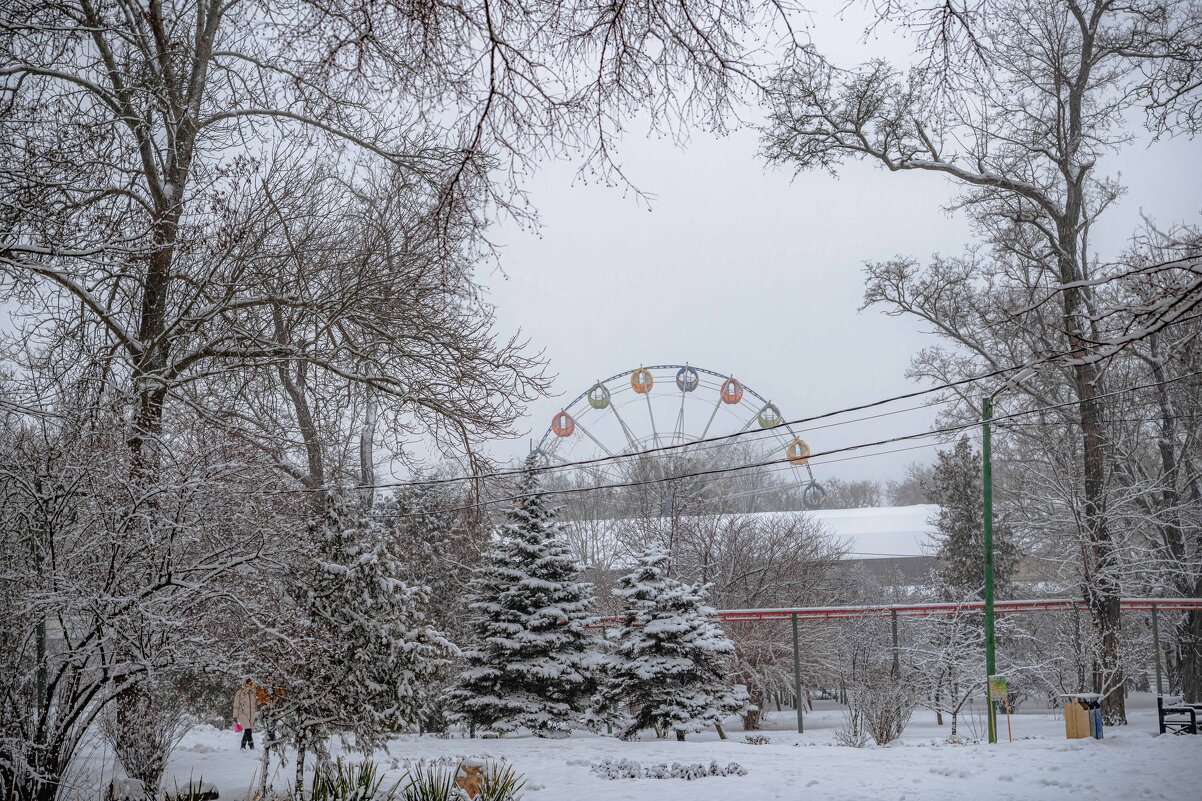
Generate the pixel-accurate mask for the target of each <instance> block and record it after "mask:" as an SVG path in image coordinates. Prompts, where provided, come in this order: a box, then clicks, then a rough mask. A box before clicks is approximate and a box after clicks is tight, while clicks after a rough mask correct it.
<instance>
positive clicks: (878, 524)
mask: <svg viewBox="0 0 1202 801" xmlns="http://www.w3.org/2000/svg"><path fill="white" fill-rule="evenodd" d="M938 508H939V507H938V506H935V505H933V504H919V505H916V506H874V507H870V508H867V509H817V510H813V511H809V512H757V513H754V514H752V515H750V516H751V517H762V518H774V517H786V516H794V515H806V516H808V517H810V518H811V519H812V520H815V521H817V522H818V523H820V524H821V525H822V527H823V528H824V529H825V530H826V531H827V532H828V533H829V534H830V535H831V536H832V537H834V538H835V539H836V540H838V541H839V542H841V543H842V544H843V545H844V546H845V547H846V548H847V551H848V554H847V558H848V559H885V558H891V557H915V556H930V555H933V554H934V551H935V545H936V542H935V527H934V526H933V525H932V524H931V523H930V522H929V521H930V520H931V519H932V518H934V516H935V513H936V511H937V510H938Z"/></svg>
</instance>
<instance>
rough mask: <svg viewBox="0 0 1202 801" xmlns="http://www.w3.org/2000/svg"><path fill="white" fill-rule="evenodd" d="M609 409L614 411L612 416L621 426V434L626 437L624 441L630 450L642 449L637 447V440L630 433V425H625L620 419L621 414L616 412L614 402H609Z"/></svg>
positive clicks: (616, 408)
mask: <svg viewBox="0 0 1202 801" xmlns="http://www.w3.org/2000/svg"><path fill="white" fill-rule="evenodd" d="M609 410H610V411H611V412H613V413H614V417H616V418H617V419H618V425H620V426H621V427H622V434H623V436H625V437H626V442H627V443H628V444H629V445H630V449H631V450H632V451H639V450H642V449H641V448H640V447H639V442H638V440H636V439H635V438H634V434H632V433H630V427H629V426H627V425H626V421H625V420H623V419H622V415H620V414H618V407H617V405H616V404H613V403H611V404H609Z"/></svg>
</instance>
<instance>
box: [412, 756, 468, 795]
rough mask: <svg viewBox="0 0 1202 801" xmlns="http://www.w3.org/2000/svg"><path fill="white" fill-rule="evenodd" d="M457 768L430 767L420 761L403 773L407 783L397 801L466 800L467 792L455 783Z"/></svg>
mask: <svg viewBox="0 0 1202 801" xmlns="http://www.w3.org/2000/svg"><path fill="white" fill-rule="evenodd" d="M456 771H457V769H454V768H453V769H450V770H448V769H446V768H430V767H425V766H423V765H422V764H421V763H418V764H417V765H414V766H413V767H412V768H410V769H409V772H408V773H407V774H405V779H407V780H408V783H407V784H406V785H405V786H404V788H402V789H401V794H400V796H398V798H397V801H467V798H468V796H467V793H465V792H463V790H460V789H459V787H458V785H456V784H455V773H456Z"/></svg>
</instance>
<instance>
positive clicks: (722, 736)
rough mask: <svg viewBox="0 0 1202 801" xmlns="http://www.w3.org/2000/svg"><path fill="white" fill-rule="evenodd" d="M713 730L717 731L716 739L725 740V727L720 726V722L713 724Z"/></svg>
mask: <svg viewBox="0 0 1202 801" xmlns="http://www.w3.org/2000/svg"><path fill="white" fill-rule="evenodd" d="M714 730H715V731H717V732H718V739H719V740H725V739H726V729H724V728H722V724H721V723H715V724H714Z"/></svg>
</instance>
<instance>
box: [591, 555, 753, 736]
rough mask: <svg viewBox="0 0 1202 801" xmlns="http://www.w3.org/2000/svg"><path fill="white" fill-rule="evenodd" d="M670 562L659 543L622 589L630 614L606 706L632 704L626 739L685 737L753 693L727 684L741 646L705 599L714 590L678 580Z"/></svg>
mask: <svg viewBox="0 0 1202 801" xmlns="http://www.w3.org/2000/svg"><path fill="white" fill-rule="evenodd" d="M668 562H669V557H668V552H667V551H666V550H664V549H662V548H660V547H658V546H653V547H652V548H651V549H650V550H648V551H647V552H646V553H645V554H644V555H643V556H641V557H640V558H639V560H638V566H637V567H636V568H635V570H634V571H633V572H631V573H629V574H628V575H626V576H623V577H622V578H621V579H619V580H618V583H617V585H616V586H615V587H614V591H613V592H614V595H616V596H617V597H618V598H619V599H621V600H622V602H623V603H624V604H625V605H626V617H625V621H624V623H623V626H622V629H621V631H620V632H619V635H618V641H617V644H616V646H615V648H614V651H613V653H612V654H611V656H610V658H609V660H608V664H607V669H606V680H605V686H604V687H603V688H602V690H601V692H600V693H599V703H598V706H599V708H600V709H601V710H602V712H603V713H604V714H609V715H613V714H615V713H616V711H617V710H618V709H619V708H620V707H621V705H622V704H625V705H626V707H627V709H628V710H629V718H628V719H627V720H626V722H625V724H624V725H623V726H622V728H621V732H620V733H621V736H622V737H623V738H631V737H634V736H635V735H636V734H638V733H639V732H640V731H641V730H643V729H655V731H656V733H657V734H658V735H660V736H664V735H666V734H667V732H668V731H669V730H672V731H675V732H676V738H677V739H678V740H683V739H684V738H685V734H686V733H688V732H696V731H700V730H701V729H702V728H704V727H706V726H713V725H721V722H722V718H723V717H725V716H727V715H731V714H734V713H737V712H739V711H740V710H741V709H742V708H743V707H744V706H745V705H746V697H745V695H746V694H745V693H740V692H738V690H737V689H736V688H734V687H731V686H730V685H729V684H728V683H727V681H726V678H725V677H726V675H727V673H728V669H727V661H728V658H729V656H730V655H731V654H733V653H734V650H735V646H734V644H733V643H732V642H731V641H730V640H729V639H728V638H727V637H726V634H725V633H723V631H722V629H721V627H720V626H719V625H718V623H717V621H716V619H715V618H714V610H713V609H712V608H711V607H709V606H706V604H705V601H706V597H707V594H708V593H707V589H706V587H705V586H703V585H696V584H686V583H684V582H682V581H679V580H677V579H674V578H672V577H670V576H669V575H668Z"/></svg>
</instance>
